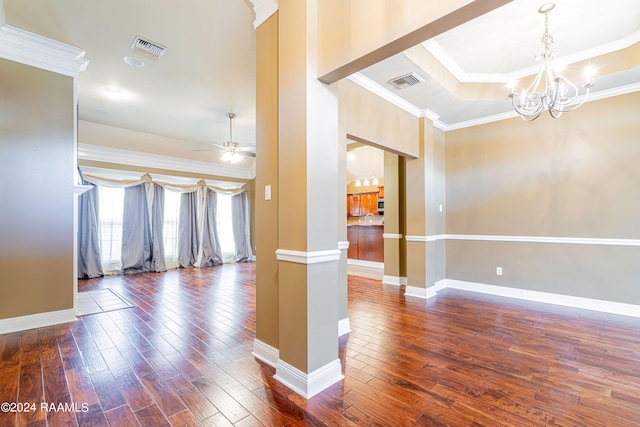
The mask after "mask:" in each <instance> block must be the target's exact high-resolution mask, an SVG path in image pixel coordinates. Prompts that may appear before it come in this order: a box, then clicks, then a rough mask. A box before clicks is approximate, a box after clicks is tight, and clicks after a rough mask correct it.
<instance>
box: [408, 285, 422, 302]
mask: <svg viewBox="0 0 640 427" xmlns="http://www.w3.org/2000/svg"><path fill="white" fill-rule="evenodd" d="M404 295H405V296H409V297H416V298H425V299H426V298H427V289H426V288H418V287H416V286H407V287H406V288H404Z"/></svg>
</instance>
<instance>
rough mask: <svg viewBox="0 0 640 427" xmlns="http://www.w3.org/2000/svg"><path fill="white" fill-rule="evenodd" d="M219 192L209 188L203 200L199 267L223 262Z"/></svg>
mask: <svg viewBox="0 0 640 427" xmlns="http://www.w3.org/2000/svg"><path fill="white" fill-rule="evenodd" d="M217 201H218V194H217V193H216V192H215V191H213V190H211V189H210V188H207V189H206V191H205V192H204V200H203V207H204V208H203V215H202V217H203V222H202V245H201V247H200V249H201V254H200V262H199V263H198V266H199V267H211V266H213V265H219V264H222V248H221V247H220V239H219V237H218V224H217V223H218V221H217V218H218V212H217Z"/></svg>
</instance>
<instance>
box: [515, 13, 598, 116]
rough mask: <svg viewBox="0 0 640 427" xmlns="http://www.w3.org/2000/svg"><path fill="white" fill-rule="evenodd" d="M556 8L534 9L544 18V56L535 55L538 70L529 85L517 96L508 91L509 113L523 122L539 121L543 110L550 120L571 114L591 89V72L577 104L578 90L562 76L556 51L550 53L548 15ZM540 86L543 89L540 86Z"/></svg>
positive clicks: (541, 54)
mask: <svg viewBox="0 0 640 427" xmlns="http://www.w3.org/2000/svg"><path fill="white" fill-rule="evenodd" d="M555 7H556V4H555V3H545V4H543V5H542V6H540V8H539V9H538V13H540V14H543V15H544V22H545V28H544V33H543V34H542V43H543V45H544V52H542V53H538V54H537V55H536V60H538V61H540V62H541V63H540V68H539V70H538V74H537V75H536V77H535V79H534V80H533V82H532V83H531V84H530V85H529V87H527V88H526V89H524V90H523V91H522V92H521V93H520V95H518V94H517V93H516V91H515V85H513V87H512V88H511V93H510V94H509V98H511V102H512V105H513V109H514V110H515V111H516V113H518V114H519V115H520V116H521V117H522V119H523V120H525V121H528V122H530V121H533V120H535V119H537V118H538V117H540V115H541V114H542V112H543V111H544V110H548V111H549V114H550V115H551V117H553V118H554V119H556V118H558V117H560V116H561V115H562V113H566V112H569V111H573V110H575V109H577V108H579V107H580V106H581V105H582V104H584V102H585V100H586V99H587V97H588V96H589V91H590V90H591V88H592V87H593V86H594V84H595V83H594V82H593V81H592V77H593V73H592V71H593V70H588V71H587V72H586V73H585V75H586V82H585V83H584V84H583V85H582V87H583V88H584V89H585V93H584V95H583V97H582V99H581V100H580V101H579V102H578V96H579V92H580V91H579V89H578V87H577V86H576V84H575V83H573V82H572V81H571V80H569V79H568V78H567V77H565V76H564V75H563V74H562V66H561V65H560V64H559V63H558V61H557V59H556V57H557V50H556V49H552V48H551V45H552V44H553V36H552V35H551V34H549V12H551V11H552V10H553V9H554V8H555ZM543 85H544V89H542V86H543Z"/></svg>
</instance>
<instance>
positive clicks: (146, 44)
mask: <svg viewBox="0 0 640 427" xmlns="http://www.w3.org/2000/svg"><path fill="white" fill-rule="evenodd" d="M131 49H132V50H141V51H143V52H147V53H149V54H151V55H153V56H155V57H156V58H158V59H160V58H162V55H164V52H165V51H166V50H167V48H166V47H164V46H162V45H160V44H158V43H155V42H151V41H149V40H145V39H143V38H142V37H140V36H136V38H135V39H134V40H133V43H132V44H131Z"/></svg>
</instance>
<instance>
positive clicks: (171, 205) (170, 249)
mask: <svg viewBox="0 0 640 427" xmlns="http://www.w3.org/2000/svg"><path fill="white" fill-rule="evenodd" d="M181 198H182V194H181V193H178V192H177V191H171V190H165V192H164V223H163V225H162V235H163V236H162V237H163V239H164V259H165V262H166V264H167V268H178V229H179V228H180V199H181Z"/></svg>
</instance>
